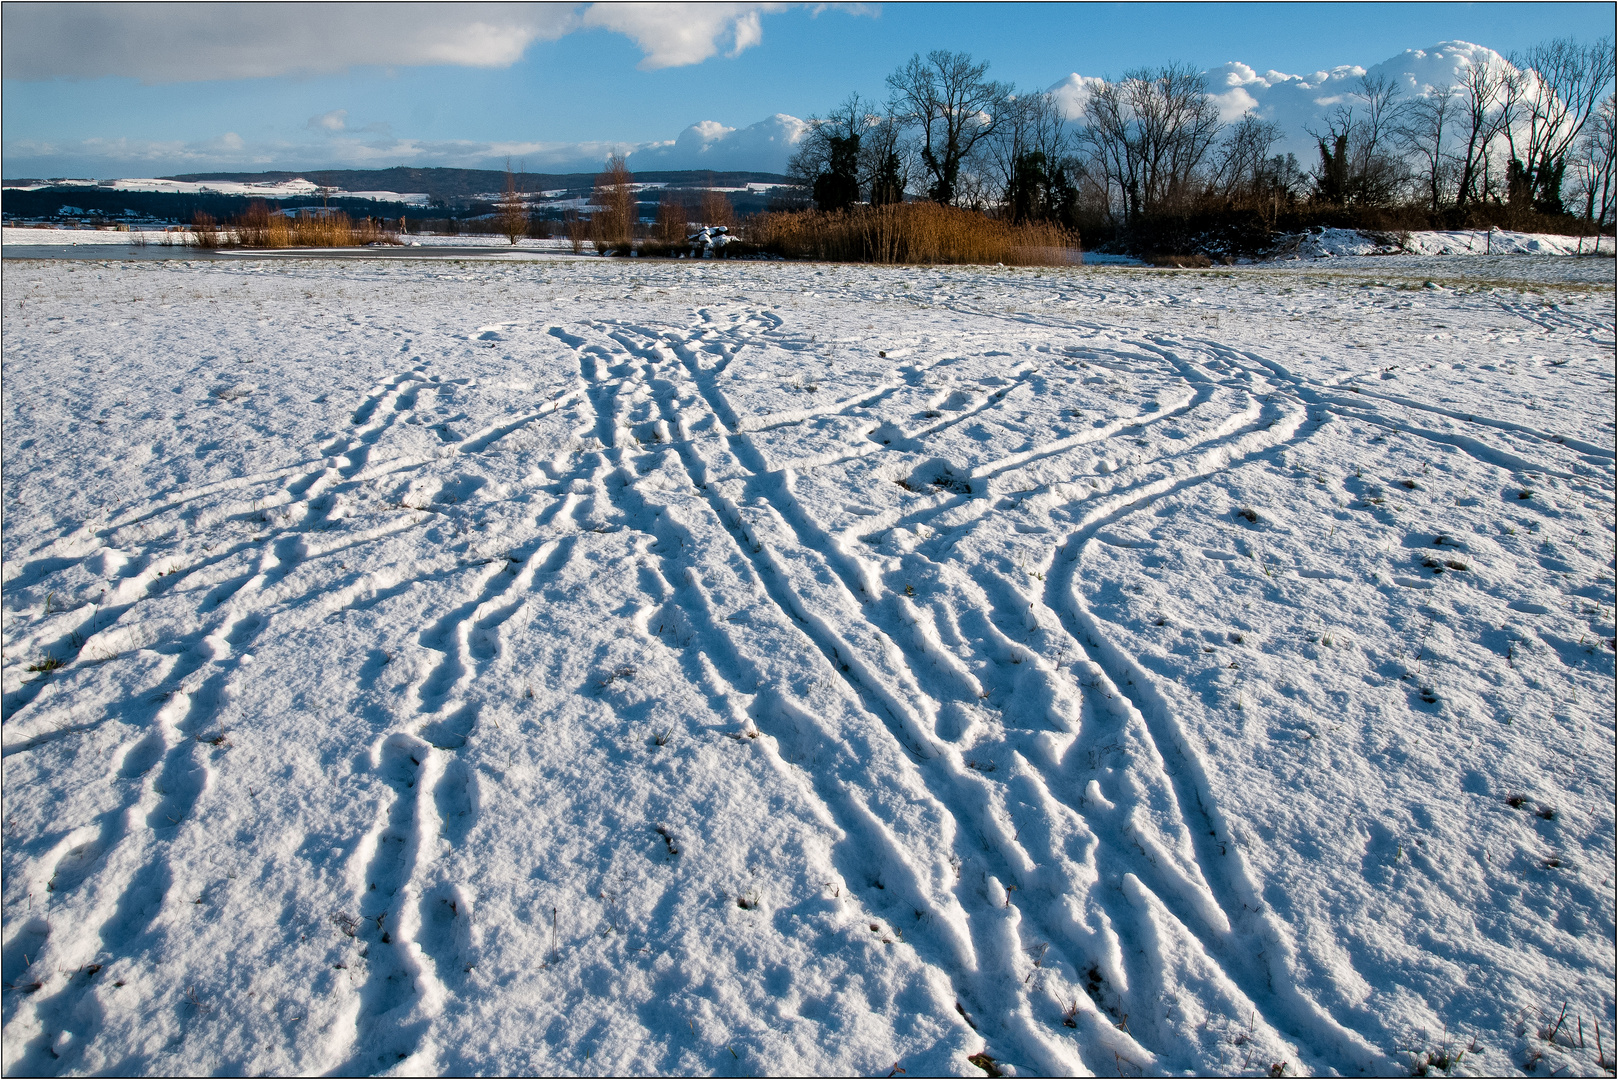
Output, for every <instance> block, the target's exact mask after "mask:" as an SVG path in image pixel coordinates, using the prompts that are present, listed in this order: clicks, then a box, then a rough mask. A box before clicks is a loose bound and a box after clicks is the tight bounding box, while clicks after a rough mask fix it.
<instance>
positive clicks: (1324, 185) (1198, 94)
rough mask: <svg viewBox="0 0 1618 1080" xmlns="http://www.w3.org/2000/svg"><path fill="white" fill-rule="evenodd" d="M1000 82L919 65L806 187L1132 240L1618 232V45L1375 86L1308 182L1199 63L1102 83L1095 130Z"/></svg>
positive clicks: (1308, 171)
mask: <svg viewBox="0 0 1618 1080" xmlns="http://www.w3.org/2000/svg"><path fill="white" fill-rule="evenodd" d="M988 70H989V65H988V64H987V63H986V62H981V61H977V60H974V59H973V58H972V57H971V56H969V55H967V54H965V53H959V52H950V51H947V50H937V51H934V52H931V53H928V54H927V56H926V57H922V56H920V55H916V56H913V57H912V58H911V59H910V60H909V61H908V62H906V63H905V64H903V65H901V66H900V67H899V68H898V69H896V70H895V71H894V72H893V73H892V74H890V75H889V76H888V77H887V89H888V97H887V99H886V100H885V101H882V102H875V101H869V100H866V99H864V98H862V97H860V96H859V95H857V94H854V95H850V96H849V97H848V98H847V99H846V100H845V101H843V102H842V103H841V104H840V105H838V106H837V107H836V108H835V109H833V110H831V111H830V112H829V113H827V114H826V115H824V116H812V117H810V119H809V121H808V130H807V132H806V134H805V137H804V139H803V140H802V142H801V143H800V146H799V149H798V151H797V153H796V154H795V155H794V157H793V158H792V161H791V164H790V166H789V172H790V174H791V175H792V176H793V177H794V178H795V179H796V180H797V181H798V183H799V184H801V185H802V187H803V189H804V190H805V191H806V192H807V194H808V196H809V197H810V198H812V200H813V202H814V204H815V206H816V208H817V209H819V210H821V211H838V210H846V209H848V208H851V207H854V206H856V205H858V204H868V205H871V206H884V205H888V204H892V203H896V202H902V201H905V200H907V199H927V200H931V201H933V202H936V203H941V204H945V205H951V206H957V207H965V208H969V209H976V210H980V211H985V212H988V213H990V214H992V215H994V216H998V217H1003V218H1006V219H1009V220H1010V221H1012V222H1041V223H1053V224H1057V225H1060V226H1063V227H1067V228H1072V229H1082V230H1084V231H1086V232H1089V233H1091V234H1094V233H1095V232H1096V231H1098V230H1102V231H1105V230H1108V229H1110V230H1112V231H1113V232H1114V233H1115V235H1120V236H1128V235H1130V234H1132V233H1135V232H1138V231H1150V230H1151V228H1152V226H1153V224H1154V223H1160V222H1161V221H1162V220H1163V219H1165V218H1180V219H1185V218H1192V217H1197V216H1198V215H1202V216H1207V215H1210V214H1226V215H1229V214H1232V213H1236V214H1239V215H1244V216H1246V217H1247V218H1249V219H1252V220H1256V221H1258V222H1261V223H1263V224H1264V225H1267V226H1268V227H1269V228H1274V227H1275V226H1276V224H1277V221H1278V220H1279V219H1281V218H1283V217H1285V218H1288V219H1289V220H1294V221H1295V220H1297V218H1298V215H1299V214H1300V213H1301V214H1305V215H1307V214H1310V213H1313V214H1315V215H1317V216H1324V217H1328V218H1334V219H1336V218H1342V217H1343V216H1344V215H1345V214H1347V215H1348V216H1349V217H1353V216H1354V215H1355V214H1356V213H1358V214H1359V215H1360V216H1361V217H1364V216H1365V215H1366V214H1367V213H1374V212H1378V211H1381V212H1384V213H1385V212H1387V211H1395V210H1397V211H1403V212H1405V216H1406V219H1409V218H1410V217H1411V216H1412V215H1426V217H1427V219H1428V222H1430V223H1431V224H1435V225H1436V224H1442V223H1447V224H1463V223H1466V222H1471V221H1474V220H1477V219H1479V218H1480V216H1481V217H1485V218H1488V219H1489V220H1490V222H1491V223H1494V218H1496V217H1500V216H1502V214H1503V213H1506V212H1509V214H1507V216H1510V217H1512V219H1513V220H1524V221H1526V220H1528V219H1529V218H1532V219H1534V221H1533V223H1534V224H1536V225H1538V226H1541V227H1544V226H1546V225H1547V222H1546V220H1545V219H1547V218H1552V219H1560V221H1561V223H1562V224H1563V225H1576V226H1577V227H1581V228H1586V229H1588V228H1591V227H1594V228H1608V227H1611V226H1612V224H1613V221H1614V209H1615V208H1614V196H1615V191H1614V175H1613V165H1614V143H1615V139H1614V134H1615V131H1614V129H1615V115H1614V113H1615V106H1614V95H1613V81H1614V54H1613V42H1612V40H1611V39H1610V38H1608V39H1605V40H1603V41H1599V42H1597V43H1595V44H1594V45H1589V46H1581V45H1578V44H1577V43H1575V42H1574V41H1572V40H1568V39H1562V40H1556V41H1550V42H1546V43H1544V44H1541V45H1538V46H1535V47H1534V48H1532V49H1530V50H1528V51H1527V52H1526V53H1522V54H1517V55H1513V56H1511V57H1508V58H1506V60H1505V62H1503V63H1489V64H1475V65H1471V66H1469V67H1466V68H1464V69H1462V70H1461V71H1460V72H1459V73H1458V78H1457V81H1456V82H1454V83H1453V84H1449V85H1441V86H1430V87H1423V88H1421V91H1420V92H1418V93H1414V94H1408V95H1407V94H1406V93H1405V92H1404V90H1403V88H1402V87H1401V86H1400V85H1399V84H1398V83H1396V82H1394V81H1393V80H1391V79H1388V78H1386V77H1372V76H1365V77H1363V78H1361V79H1360V80H1359V82H1358V83H1357V84H1356V85H1355V86H1354V88H1353V90H1352V91H1351V92H1350V93H1349V94H1348V95H1346V100H1345V101H1344V103H1343V104H1340V105H1339V106H1337V107H1336V108H1335V109H1334V110H1333V111H1332V112H1331V113H1330V114H1329V115H1328V116H1326V117H1324V118H1323V119H1322V121H1320V122H1319V124H1318V125H1314V126H1311V127H1310V128H1308V129H1307V131H1308V134H1309V136H1310V138H1311V141H1313V142H1314V144H1315V148H1316V154H1315V160H1313V161H1311V162H1309V163H1308V164H1304V163H1300V162H1299V161H1298V160H1297V158H1296V157H1295V156H1294V155H1293V154H1283V153H1279V152H1277V146H1278V144H1280V143H1281V142H1282V140H1283V138H1284V136H1285V134H1286V133H1285V132H1283V130H1282V129H1281V128H1280V127H1279V126H1278V125H1276V124H1275V123H1273V122H1271V121H1268V120H1265V119H1263V118H1262V117H1261V116H1259V115H1258V114H1257V113H1256V112H1249V113H1248V114H1246V115H1244V116H1243V117H1241V118H1240V119H1238V120H1236V121H1235V122H1233V123H1222V122H1221V120H1220V117H1219V113H1218V109H1217V107H1216V105H1215V103H1214V101H1213V100H1212V99H1211V98H1210V97H1209V94H1208V87H1207V84H1206V80H1205V78H1204V76H1203V75H1202V74H1201V73H1200V72H1198V71H1197V70H1196V69H1194V68H1193V67H1191V66H1189V65H1186V64H1174V63H1171V64H1165V65H1163V66H1160V67H1155V68H1139V69H1135V70H1132V71H1129V72H1126V73H1125V74H1124V75H1123V77H1122V78H1118V79H1098V80H1090V81H1089V83H1088V85H1087V89H1088V94H1087V96H1086V98H1085V101H1084V104H1083V107H1082V110H1081V111H1080V114H1079V115H1078V116H1077V117H1066V116H1064V115H1063V114H1062V110H1061V108H1060V107H1059V104H1058V102H1057V100H1056V99H1055V98H1054V97H1053V96H1052V95H1051V94H1049V93H1044V92H1026V91H1019V90H1017V89H1016V88H1015V87H1013V86H1011V85H1009V84H1007V83H1004V82H999V81H996V80H993V79H991V78H989V75H988ZM1491 214H1492V215H1493V216H1492V217H1491V216H1490V215H1491ZM1575 219H1577V220H1576V221H1575ZM1553 224H1554V223H1553Z"/></svg>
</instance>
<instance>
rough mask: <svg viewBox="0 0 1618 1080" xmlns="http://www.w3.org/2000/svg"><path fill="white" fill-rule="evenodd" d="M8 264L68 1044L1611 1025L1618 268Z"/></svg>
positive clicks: (971, 1036) (1169, 1041) (766, 1048)
mask: <svg viewBox="0 0 1618 1080" xmlns="http://www.w3.org/2000/svg"><path fill="white" fill-rule="evenodd" d="M1463 264H1464V266H1463ZM4 272H5V293H4V330H5V334H4V367H3V385H4V415H3V420H4V465H5V468H4V488H3V500H4V501H3V504H0V509H3V511H4V522H5V532H4V541H3V554H4V582H5V584H4V591H3V599H4V645H5V657H4V669H3V670H4V725H3V729H0V732H3V739H4V754H5V757H4V779H5V788H4V826H3V827H4V832H3V838H4V847H3V853H4V855H3V868H4V973H3V978H4V982H5V984H6V986H7V990H6V992H5V993H4V995H3V997H0V1001H3V1007H4V1017H3V1018H4V1024H5V1027H4V1063H3V1064H4V1069H5V1071H6V1072H7V1073H8V1074H16V1075H23V1074H31V1073H69V1072H110V1073H128V1072H139V1073H200V1072H207V1073H250V1072H251V1073H258V1072H274V1073H291V1072H296V1073H312V1072H324V1071H335V1072H337V1073H373V1072H379V1071H387V1070H394V1071H397V1072H401V1073H416V1072H421V1071H448V1072H465V1071H474V1070H476V1071H489V1072H521V1073H546V1074H556V1073H566V1072H589V1073H599V1072H614V1073H625V1072H636V1073H649V1072H681V1073H687V1072H688V1073H720V1074H759V1073H805V1072H809V1073H855V1072H858V1073H880V1074H883V1075H886V1074H888V1073H889V1071H890V1070H892V1069H895V1068H902V1069H905V1070H907V1075H909V1076H920V1075H927V1074H933V1073H946V1074H962V1075H979V1076H981V1075H983V1074H984V1067H992V1068H993V1069H995V1070H999V1071H1003V1072H1005V1073H1007V1074H1012V1073H1015V1074H1018V1075H1023V1074H1031V1073H1082V1072H1086V1071H1096V1072H1105V1073H1108V1074H1111V1073H1114V1072H1117V1073H1120V1074H1122V1075H1138V1074H1141V1073H1147V1074H1164V1073H1177V1072H1178V1073H1183V1072H1196V1073H1225V1072H1242V1073H1251V1074H1259V1075H1269V1074H1272V1073H1274V1072H1277V1071H1280V1072H1284V1073H1286V1074H1297V1073H1307V1072H1316V1073H1321V1072H1334V1071H1335V1072H1339V1073H1344V1074H1360V1073H1389V1072H1399V1071H1404V1070H1408V1069H1410V1068H1411V1066H1412V1065H1413V1064H1415V1063H1417V1062H1419V1061H1425V1060H1427V1057H1428V1055H1433V1056H1435V1057H1436V1056H1438V1055H1442V1054H1446V1053H1447V1054H1448V1055H1449V1060H1448V1061H1447V1063H1448V1064H1450V1065H1453V1064H1454V1062H1453V1058H1454V1055H1455V1054H1457V1053H1459V1052H1461V1051H1465V1057H1464V1059H1463V1060H1462V1061H1461V1062H1460V1065H1459V1068H1458V1070H1457V1071H1459V1072H1478V1073H1504V1072H1511V1071H1517V1070H1521V1069H1523V1068H1524V1067H1525V1065H1530V1064H1531V1067H1532V1069H1533V1070H1535V1071H1537V1072H1540V1073H1542V1074H1543V1073H1546V1072H1550V1071H1551V1070H1555V1069H1562V1068H1565V1069H1566V1070H1567V1072H1568V1073H1573V1074H1592V1073H1598V1072H1599V1071H1600V1070H1599V1066H1598V1063H1597V1050H1596V1042H1595V1038H1594V1024H1595V1022H1596V1021H1597V1020H1599V1021H1600V1022H1601V1026H1602V1029H1603V1039H1604V1040H1607V1041H1605V1042H1604V1046H1605V1048H1606V1053H1607V1054H1608V1055H1609V1057H1610V1056H1611V1055H1612V1054H1613V1042H1612V1041H1610V1037H1611V1036H1612V1034H1613V1033H1614V1001H1613V978H1614V947H1613V938H1614V881H1613V860H1614V768H1615V760H1614V723H1613V710H1614V704H1615V702H1614V678H1613V676H1614V667H1613V665H1614V654H1613V635H1614V612H1613V603H1614V533H1613V512H1614V426H1613V419H1614V416H1613V410H1614V400H1613V391H1614V293H1613V288H1612V281H1611V274H1612V264H1611V262H1610V261H1608V260H1588V259H1587V260H1582V261H1580V260H1571V259H1566V260H1564V259H1554V258H1541V259H1516V260H1508V259H1497V260H1487V259H1474V260H1456V259H1425V260H1423V259H1414V258H1411V257H1397V258H1383V259H1353V258H1348V259H1339V260H1334V261H1333V262H1332V263H1331V264H1330V269H1329V270H1325V269H1323V268H1322V267H1321V265H1320V264H1313V265H1310V264H1294V265H1293V266H1291V267H1284V266H1283V267H1267V268H1254V269H1239V270H1234V271H1210V272H1196V271H1183V272H1180V271H1150V270H1136V269H1124V268H1071V269H1060V270H978V269H970V268H958V269H937V270H931V269H873V268H867V267H834V266H820V265H811V264H787V263H741V264H727V263H697V264H693V263H667V262H649V261H648V262H640V261H634V262H628V261H608V260H601V259H581V260H572V259H548V260H542V261H529V262H521V263H512V262H466V263H460V264H450V263H434V262H398V261H392V262H383V261H369V260H361V261H348V262H332V261H312V260H296V259H275V260H268V259H252V260H242V261H217V260H216V261H208V262H195V263H188V262H182V261H161V262H122V263H87V262H49V261H40V262H30V261H15V260H8V261H7V263H6V265H5V271H4ZM1564 1006H1565V1012H1564ZM1559 1014H1563V1015H1564V1016H1565V1019H1564V1020H1563V1021H1562V1022H1561V1023H1560V1025H1557V1017H1558V1015H1559ZM1553 1029H1554V1030H1553ZM1547 1033H1549V1034H1551V1036H1552V1038H1551V1039H1550V1040H1549V1041H1547V1039H1546V1038H1545V1037H1544V1036H1545V1035H1546V1034H1547ZM1581 1043H1582V1047H1581ZM980 1054H982V1055H987V1056H986V1057H976V1058H975V1060H973V1058H974V1056H975V1055H980ZM1435 1067H1437V1066H1436V1065H1435ZM1563 1074H1564V1073H1558V1075H1563Z"/></svg>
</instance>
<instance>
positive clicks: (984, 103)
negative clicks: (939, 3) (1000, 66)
mask: <svg viewBox="0 0 1618 1080" xmlns="http://www.w3.org/2000/svg"><path fill="white" fill-rule="evenodd" d="M988 70H989V65H988V63H987V62H985V63H973V62H972V58H971V57H970V56H968V55H967V54H966V53H957V52H949V51H947V50H944V49H935V50H934V51H932V52H930V53H928V54H927V59H926V60H923V59H922V58H921V56H920V54H917V55H915V56H912V57H911V58H910V61H909V62H908V63H906V64H904V65H903V66H902V67H900V68H899V69H898V70H897V71H895V72H894V73H893V74H892V75H889V76H888V88H889V90H890V91H891V92H892V94H893V99H892V102H891V104H890V106H889V110H888V111H889V112H890V113H891V114H893V115H894V116H897V117H900V118H902V119H903V120H904V121H905V123H907V124H908V125H911V126H913V127H915V128H918V129H919V132H920V139H919V141H918V146H917V149H918V150H919V152H920V156H921V161H922V165H923V166H924V167H925V169H926V171H927V175H928V176H929V177H930V178H931V181H932V182H931V184H930V185H929V187H928V191H927V194H928V197H930V198H931V199H932V200H933V201H934V202H939V203H953V202H955V201H956V188H957V186H958V185H959V183H960V179H961V167H962V165H963V163H965V162H966V161H967V160H968V159H969V158H970V157H971V156H972V154H973V152H974V151H975V150H977V148H978V146H979V144H980V143H982V142H983V141H984V140H985V139H987V138H988V137H989V136H990V135H992V134H994V131H995V128H996V127H997V126H998V125H999V124H1000V122H1001V120H1002V117H1003V113H1004V111H1005V106H1006V102H1007V100H1008V99H1009V97H1010V96H1011V89H1010V87H1008V86H1007V85H1006V84H1005V83H999V82H993V81H991V80H990V79H988V78H987V77H986V75H987V72H988Z"/></svg>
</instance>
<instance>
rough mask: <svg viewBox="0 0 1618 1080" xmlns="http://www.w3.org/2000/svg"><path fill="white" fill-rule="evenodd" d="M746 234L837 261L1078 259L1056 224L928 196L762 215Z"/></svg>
mask: <svg viewBox="0 0 1618 1080" xmlns="http://www.w3.org/2000/svg"><path fill="white" fill-rule="evenodd" d="M744 236H745V238H746V239H747V240H748V241H749V242H750V243H751V244H753V245H756V246H757V247H759V248H762V249H763V250H765V251H769V252H772V253H774V254H778V255H784V256H786V257H788V258H800V259H829V260H834V261H841V262H876V263H977V264H994V263H1004V264H1006V265H1007V266H1064V265H1068V264H1072V263H1077V262H1079V261H1080V260H1081V255H1080V252H1079V242H1078V237H1077V236H1076V235H1074V234H1073V233H1071V232H1069V231H1068V230H1066V229H1064V228H1062V227H1060V226H1059V225H1054V224H1050V223H1046V222H1026V223H1021V224H1013V223H1011V222H1008V221H1002V220H1000V219H997V218H991V217H987V216H985V215H984V214H981V213H978V212H976V211H973V210H965V209H962V208H960V207H955V206H944V205H940V204H938V203H932V202H912V203H895V204H892V205H889V206H853V207H850V208H848V209H847V210H834V211H822V210H803V211H798V212H796V213H769V214H760V215H758V216H757V217H755V218H752V219H751V220H750V221H749V222H748V223H747V226H746V228H745V230H744Z"/></svg>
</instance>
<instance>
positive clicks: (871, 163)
mask: <svg viewBox="0 0 1618 1080" xmlns="http://www.w3.org/2000/svg"><path fill="white" fill-rule="evenodd" d="M915 174H916V167H915V153H914V148H913V147H912V146H911V145H910V144H909V143H908V142H906V140H905V137H904V124H903V123H902V122H901V121H900V120H899V119H898V118H897V117H895V116H893V115H891V114H890V115H887V116H868V117H866V128H865V134H863V135H862V136H860V186H861V188H863V189H864V191H865V193H866V198H867V199H868V200H869V201H870V203H871V205H872V206H887V205H889V204H891V203H899V202H904V197H905V192H906V191H908V190H909V189H910V182H911V180H912V179H913V178H914V176H915Z"/></svg>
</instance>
